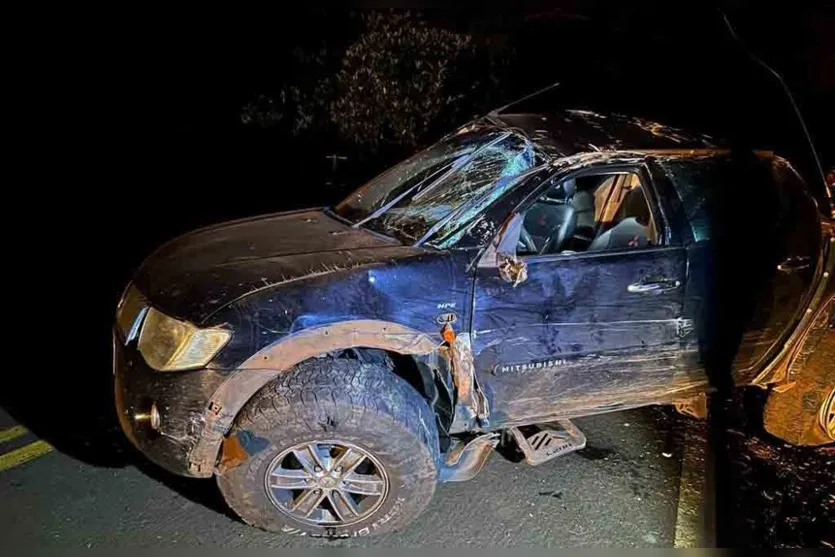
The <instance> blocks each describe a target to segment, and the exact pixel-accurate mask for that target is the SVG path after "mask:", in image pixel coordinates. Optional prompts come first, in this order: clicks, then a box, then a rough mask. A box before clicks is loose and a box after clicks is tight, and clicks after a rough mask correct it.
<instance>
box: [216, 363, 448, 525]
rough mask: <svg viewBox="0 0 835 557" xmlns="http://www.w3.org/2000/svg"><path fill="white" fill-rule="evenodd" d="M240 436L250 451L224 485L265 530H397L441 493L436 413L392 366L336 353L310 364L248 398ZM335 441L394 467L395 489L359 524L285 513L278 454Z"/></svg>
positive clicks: (236, 506) (236, 505)
mask: <svg viewBox="0 0 835 557" xmlns="http://www.w3.org/2000/svg"><path fill="white" fill-rule="evenodd" d="M230 438H234V439H235V441H234V442H236V443H239V445H240V447H241V448H243V451H239V453H240V454H241V457H240V458H238V459H237V462H233V463H232V464H231V465H229V464H228V463H227V465H228V466H229V467H228V468H227V469H225V470H223V468H224V466H221V469H222V470H223V471H222V473H220V474H219V475H218V477H217V482H218V485H219V486H220V490H221V492H222V493H223V496H224V498H225V499H226V502H227V503H228V504H229V506H230V507H231V508H232V509H233V510H234V511H235V512H236V513H237V514H238V515H239V516H240V517H241V518H242V519H243V520H244V521H245V522H247V523H249V524H251V525H253V526H257V527H259V528H263V529H264V530H269V531H274V532H284V533H291V534H299V535H308V536H325V537H349V536H358V535H369V534H377V533H381V532H386V531H390V530H395V529H397V528H399V527H401V526H403V525H404V524H406V523H407V522H409V521H410V520H412V519H414V518H415V517H417V516H418V515H419V514H420V513H421V512H422V511H423V509H424V508H425V507H426V506H427V505H428V504H429V501H430V500H431V498H432V495H433V493H434V491H435V485H436V482H437V473H438V463H439V456H438V454H439V453H438V432H437V428H436V425H435V418H434V416H433V414H432V411H431V410H430V408H429V405H428V404H427V402H426V401H425V400H424V399H423V398H422V397H421V396H420V394H418V393H417V392H416V391H415V390H414V389H413V388H412V387H411V386H410V385H409V384H408V383H407V382H406V381H405V380H403V379H401V378H400V377H398V376H396V375H394V373H392V371H391V370H389V369H388V368H387V367H386V366H385V365H380V364H368V363H363V362H361V361H360V360H351V359H332V358H316V359H312V360H308V361H306V362H302V363H300V364H299V365H297V366H296V367H295V368H293V369H292V370H290V371H288V372H286V373H284V374H282V375H281V376H280V377H278V378H277V379H275V380H274V381H272V382H271V383H269V384H267V385H266V386H265V387H264V388H262V389H261V390H260V391H259V392H258V393H257V394H256V395H255V396H254V397H253V398H252V399H251V400H250V401H249V402H248V403H247V404H246V406H245V407H244V408H243V409H242V410H241V412H240V414H239V415H238V417H237V418H236V421H235V424H234V426H233V428H232V430H231V431H230V432H229V435H228V436H227V439H230ZM241 440H243V442H242V443H241V442H240V441H241ZM325 440H337V441H340V442H345V443H349V444H352V445H354V446H356V447H359V448H361V449H363V450H365V451H366V452H368V453H369V454H371V455H372V456H373V457H374V458H376V459H377V460H378V461H379V463H380V464H382V466H383V468H384V469H385V474H386V475H387V478H388V486H389V487H388V490H387V493H386V495H385V496H384V499H383V501H382V503H380V505H379V507H378V508H377V509H376V510H374V511H373V513H372V514H370V516H367V517H364V518H363V520H361V521H359V522H354V523H352V524H349V525H345V526H343V525H317V524H310V523H305V522H302V521H299V520H297V519H296V518H294V517H293V516H290V515H288V514H287V513H285V512H282V511H280V510H279V509H278V507H277V506H276V505H275V504H274V503H273V502H272V500H271V499H270V496H269V495H268V493H267V487H266V485H265V477H266V474H267V470H268V469H269V467H270V466H271V464H272V462H273V460H274V459H275V458H276V457H277V455H279V454H281V453H282V451H285V450H286V449H288V448H290V447H293V446H296V445H299V444H301V443H307V442H313V441H317V442H323V441H325Z"/></svg>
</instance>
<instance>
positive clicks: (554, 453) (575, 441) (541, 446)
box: [508, 420, 586, 466]
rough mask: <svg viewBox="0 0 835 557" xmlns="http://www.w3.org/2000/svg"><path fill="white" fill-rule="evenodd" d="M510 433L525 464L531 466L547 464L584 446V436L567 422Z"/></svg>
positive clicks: (526, 428) (513, 428)
mask: <svg viewBox="0 0 835 557" xmlns="http://www.w3.org/2000/svg"><path fill="white" fill-rule="evenodd" d="M522 429H524V430H525V431H524V433H523V432H522V431H521V430H520V428H518V427H512V428H510V429H509V430H508V431H510V433H511V435H513V439H514V440H515V441H516V444H517V445H518V446H519V449H521V451H522V453H523V454H524V455H525V462H527V463H528V464H530V465H531V466H536V465H538V464H542V463H543V462H548V461H549V460H552V459H554V458H557V457H558V456H562V455H564V454H568V453H571V452H574V451H577V450H579V449H582V448H583V447H585V446H586V436H585V435H583V432H582V431H580V430H579V429H578V428H577V426H575V425H574V424H572V423H571V422H570V421H569V420H557V421H556V422H554V423H548V424H537V425H533V426H523V427H522Z"/></svg>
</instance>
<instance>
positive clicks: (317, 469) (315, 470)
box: [313, 466, 322, 472]
mask: <svg viewBox="0 0 835 557" xmlns="http://www.w3.org/2000/svg"><path fill="white" fill-rule="evenodd" d="M313 471H314V472H321V471H322V467H321V466H314V467H313Z"/></svg>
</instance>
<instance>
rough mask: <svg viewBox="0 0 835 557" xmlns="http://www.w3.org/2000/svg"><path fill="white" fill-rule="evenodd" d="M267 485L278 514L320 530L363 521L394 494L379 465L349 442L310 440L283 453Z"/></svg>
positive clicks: (274, 462)
mask: <svg viewBox="0 0 835 557" xmlns="http://www.w3.org/2000/svg"><path fill="white" fill-rule="evenodd" d="M264 482H265V486H266V489H267V495H268V496H269V499H270V501H271V502H272V504H273V505H275V506H276V508H278V510H279V511H281V512H282V513H284V514H286V515H288V516H290V517H292V518H294V519H295V520H298V521H300V522H304V523H307V524H313V525H316V526H347V525H349V524H353V523H356V522H359V521H360V520H363V519H364V518H367V517H369V516H371V515H372V514H373V513H374V512H375V511H377V509H379V508H380V505H382V504H383V501H385V499H386V495H387V494H388V491H389V480H388V475H387V474H386V471H385V468H383V465H382V464H381V463H380V461H379V460H377V458H375V457H374V455H372V454H371V453H370V452H368V451H367V450H365V449H363V448H361V447H359V446H357V445H354V444H352V443H346V442H344V441H330V440H329V441H310V442H306V443H300V444H298V445H295V446H293V447H290V448H289V449H286V450H284V451H282V452H281V453H280V454H278V456H276V457H275V458H274V459H273V460H272V462H271V463H270V465H269V466H268V467H267V473H266V475H265V478H264Z"/></svg>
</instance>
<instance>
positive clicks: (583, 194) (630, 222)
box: [516, 172, 659, 255]
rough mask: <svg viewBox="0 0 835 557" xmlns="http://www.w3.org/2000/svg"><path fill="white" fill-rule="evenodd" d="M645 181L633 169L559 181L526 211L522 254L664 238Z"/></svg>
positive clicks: (610, 247) (620, 245)
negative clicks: (656, 222) (651, 209)
mask: <svg viewBox="0 0 835 557" xmlns="http://www.w3.org/2000/svg"><path fill="white" fill-rule="evenodd" d="M656 230H657V229H656V226H655V222H653V218H652V212H651V211H650V207H649V203H648V201H647V196H646V194H645V192H644V185H643V184H642V183H641V178H640V176H639V175H638V174H637V173H634V172H623V173H617V174H612V173H608V174H594V175H584V176H580V177H577V178H568V179H566V180H562V181H560V182H557V183H554V184H553V185H551V186H550V187H548V188H547V190H546V191H545V193H544V194H543V195H542V196H540V198H539V199H538V200H537V201H536V202H535V203H534V204H533V205H532V206H531V207H530V208H529V209H528V210H527V211H526V212H525V216H524V219H523V223H522V228H521V231H520V234H519V243H518V245H517V248H516V253H517V254H518V255H548V254H556V253H577V252H582V251H604V250H614V249H628V248H643V247H647V246H652V245H656V244H658V243H659V238H658V235H657V232H656Z"/></svg>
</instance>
